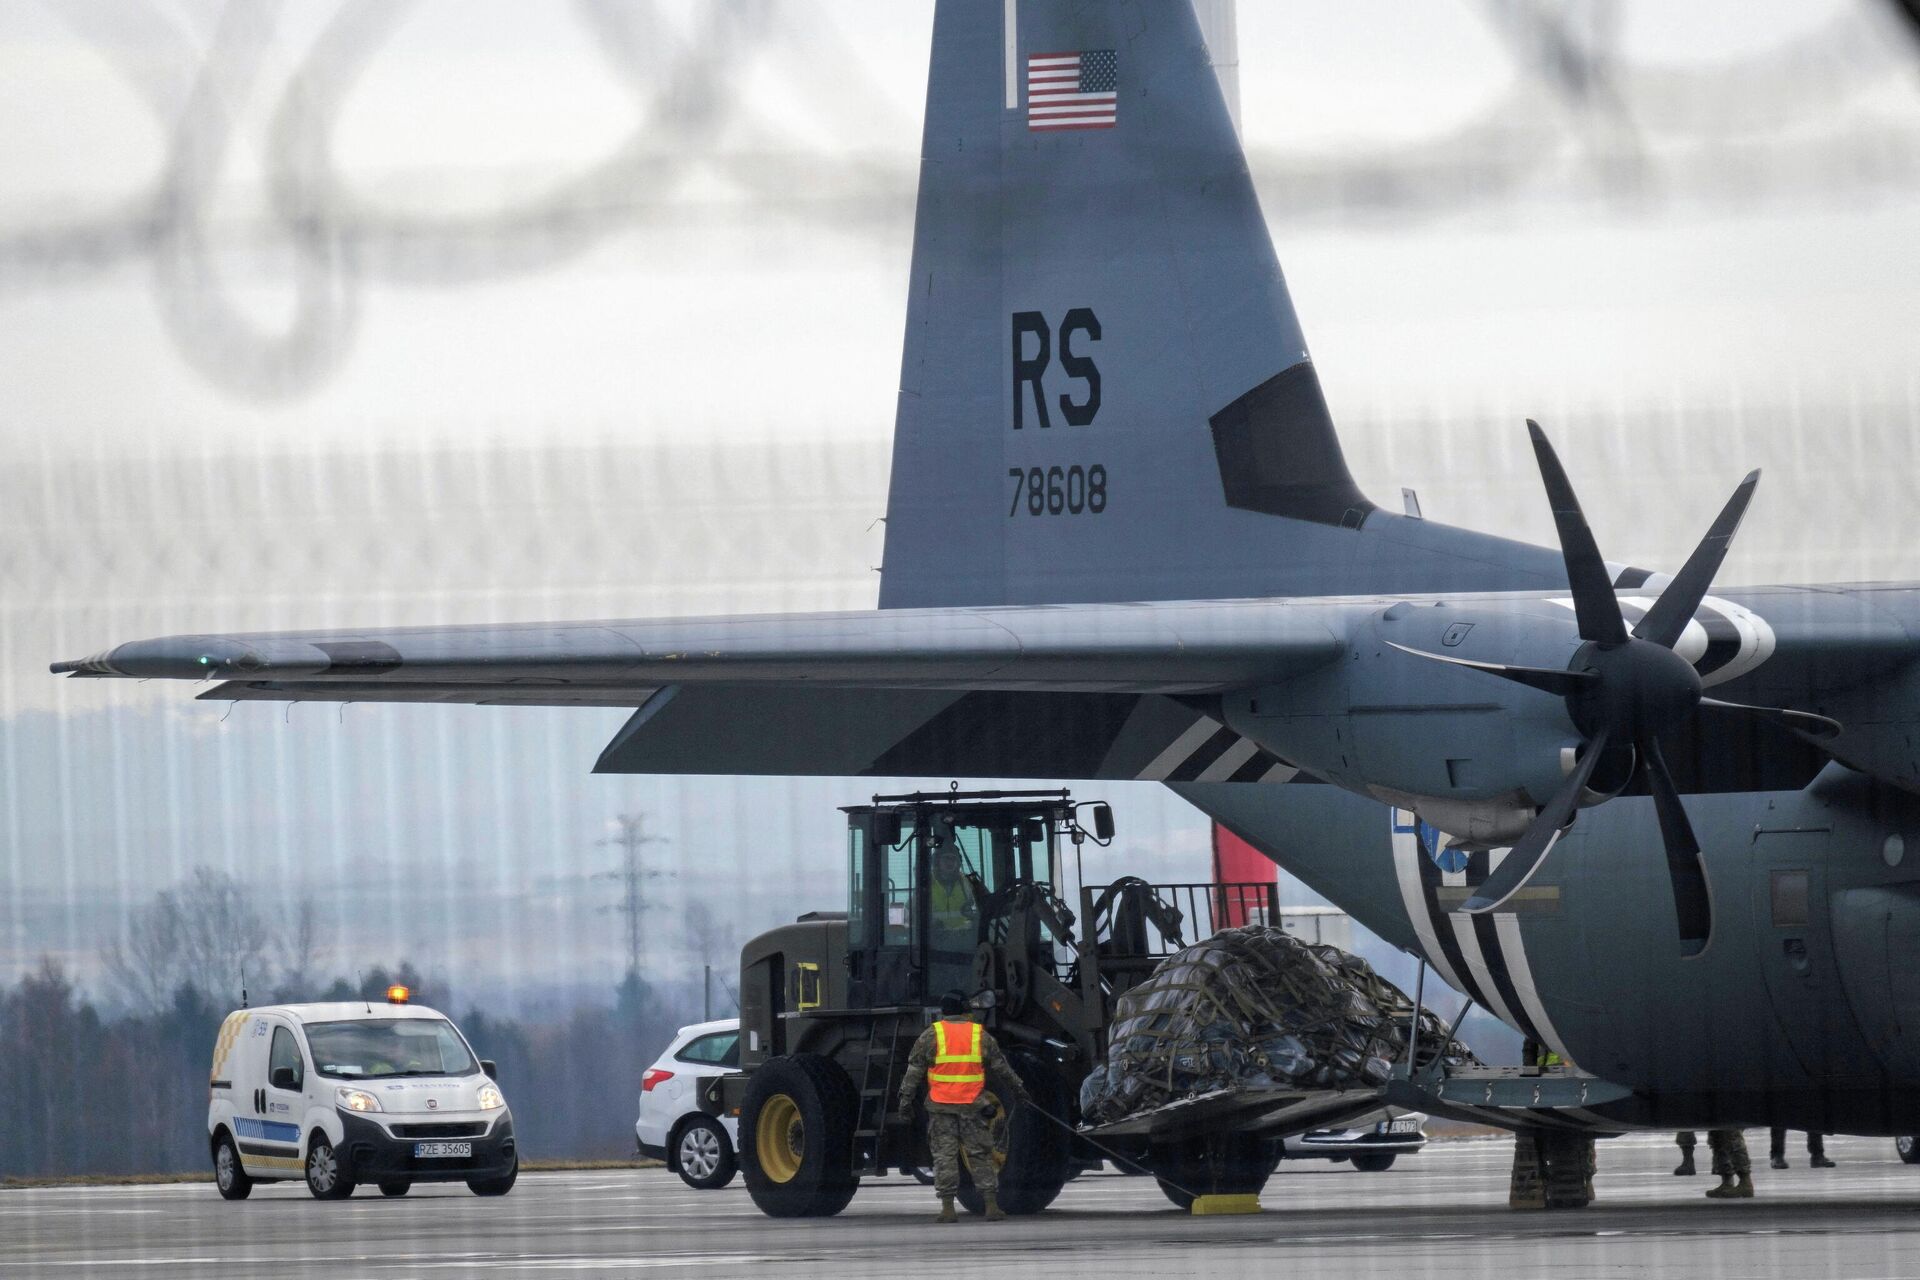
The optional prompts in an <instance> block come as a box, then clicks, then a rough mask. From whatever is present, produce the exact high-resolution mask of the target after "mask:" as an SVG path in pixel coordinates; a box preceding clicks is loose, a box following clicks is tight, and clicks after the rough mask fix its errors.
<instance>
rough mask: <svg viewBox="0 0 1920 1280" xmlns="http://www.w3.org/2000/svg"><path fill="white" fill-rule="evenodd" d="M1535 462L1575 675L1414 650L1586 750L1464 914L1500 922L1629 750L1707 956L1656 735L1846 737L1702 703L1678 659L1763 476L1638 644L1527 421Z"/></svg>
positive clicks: (1696, 850)
mask: <svg viewBox="0 0 1920 1280" xmlns="http://www.w3.org/2000/svg"><path fill="white" fill-rule="evenodd" d="M1527 431H1528V433H1529V434H1530V435H1531V436H1532V438H1533V451H1534V454H1535V456H1536V457H1537V458H1538V459H1539V463H1540V476H1541V479H1542V480H1543V481H1544V482H1545V483H1546V489H1547V498H1548V500H1549V501H1550V502H1551V503H1552V505H1553V519H1554V524H1555V526H1556V527H1557V528H1558V530H1559V535H1560V551H1561V555H1562V557H1563V558H1564V559H1565V560H1566V564H1567V582H1568V585H1569V586H1570V587H1571V588H1572V591H1573V610H1574V618H1575V620H1576V625H1577V627H1578V629H1579V634H1580V638H1581V640H1583V641H1585V643H1584V644H1582V645H1581V647H1580V649H1579V651H1578V652H1577V653H1576V654H1575V655H1574V658H1573V661H1572V662H1571V663H1570V664H1569V665H1568V667H1567V669H1565V670H1551V669H1546V668H1539V667H1521V666H1512V665H1508V664H1499V663H1486V662H1473V661H1470V660H1465V659H1460V658H1450V657H1447V656H1445V655H1442V654H1435V653H1426V652H1424V651H1421V650H1417V649H1406V647H1405V646H1404V645H1395V646H1394V647H1395V648H1400V649H1406V652H1409V653H1416V654H1418V655H1419V656H1421V657H1425V658H1433V659H1436V660H1439V661H1444V662H1450V663H1453V664H1454V665H1457V666H1466V667H1471V668H1473V669H1474V670H1477V671H1483V672H1485V673H1486V674H1488V675H1493V676H1499V677H1500V678H1502V679H1504V680H1510V681H1513V682H1515V683H1517V684H1523V685H1526V686H1528V687H1530V688H1534V689H1539V690H1542V691H1543V692H1547V693H1552V694H1557V695H1559V696H1561V697H1563V698H1565V699H1566V703H1567V710H1568V713H1569V714H1570V715H1571V716H1572V718H1573V722H1574V725H1575V727H1576V728H1578V729H1579V730H1580V733H1581V734H1582V736H1583V738H1584V741H1583V742H1582V743H1581V745H1580V750H1579V754H1578V758H1577V760H1576V761H1575V764H1574V767H1573V769H1572V770H1571V771H1570V772H1569V773H1568V774H1567V776H1566V778H1565V780H1564V781H1563V782H1562V783H1561V785H1560V789H1559V790H1558V791H1557V792H1555V793H1554V795H1553V798H1552V799H1550V800H1548V801H1547V803H1546V804H1545V805H1543V806H1541V808H1540V811H1539V813H1538V814H1537V815H1535V817H1534V819H1533V822H1532V823H1531V824H1530V825H1529V826H1528V828H1527V830H1526V832H1525V834H1523V835H1522V836H1521V837H1520V840H1519V842H1518V843H1516V844H1515V845H1514V846H1513V848H1512V849H1511V850H1510V851H1509V852H1508V853H1507V856H1506V858H1505V859H1503V860H1502V861H1501V863H1500V865H1499V866H1498V867H1496V868H1495V869H1494V870H1493V873H1492V874H1491V875H1489V876H1488V877H1487V878H1486V880H1485V881H1484V882H1483V883H1482V884H1481V885H1480V886H1479V888H1478V889H1476V890H1475V891H1474V893H1473V895H1472V896H1471V897H1470V898H1468V899H1467V901H1466V904H1465V907H1464V908H1463V909H1464V910H1466V911H1469V912H1473V913H1476V914H1477V913H1480V912H1485V911H1492V910H1494V909H1496V908H1498V907H1499V906H1500V905H1501V904H1503V903H1505V902H1506V901H1507V899H1509V898H1511V897H1512V896H1513V895H1514V894H1515V893H1517V892H1518V891H1519V890H1520V889H1521V888H1522V887H1523V886H1524V885H1525V884H1526V883H1527V881H1528V880H1529V879H1531V878H1532V876H1533V874H1534V872H1535V871H1537V870H1539V868H1540V863H1541V860H1542V859H1544V858H1545V857H1546V856H1547V852H1548V851H1549V850H1550V849H1552V848H1553V846H1554V843H1555V842H1556V841H1557V840H1558V839H1559V838H1560V835H1561V832H1562V831H1564V830H1565V829H1566V827H1567V825H1568V824H1569V823H1570V822H1572V821H1573V817H1574V813H1575V811H1576V810H1577V809H1578V808H1579V804H1580V797H1581V792H1582V791H1583V790H1584V789H1585V788H1586V786H1587V783H1588V782H1589V781H1590V780H1591V778H1592V776H1593V772H1594V769H1595V768H1596V766H1597V765H1598V764H1599V762H1600V760H1601V758H1602V756H1603V755H1605V754H1606V752H1607V751H1608V749H1609V748H1615V749H1618V748H1623V747H1627V746H1631V747H1632V749H1633V752H1634V768H1635V769H1636V770H1637V772H1638V774H1639V776H1640V777H1641V778H1642V779H1643V780H1644V781H1645V783H1646V787H1647V790H1648V792H1649V793H1650V794H1651V795H1652V797H1653V804H1654V811H1655V813H1656V814H1657V815H1658V817H1659V820H1660V835H1661V839H1662V842H1663V843H1664V844H1665V846H1666V854H1667V875H1668V878H1669V879H1670V880H1671V882H1672V885H1673V902H1674V908H1675V912H1676V914H1677V915H1678V917H1679V924H1680V950H1681V953H1682V954H1683V955H1686V956H1697V955H1699V954H1700V953H1702V952H1703V951H1705V950H1706V949H1707V943H1708V941H1709V939H1710V938H1711V937H1712V934H1713V903H1712V895H1711V893H1710V891H1709V889H1708V885H1707V875H1706V868H1705V865H1704V864H1703V862H1702V860H1701V856H1700V842H1699V840H1698V839H1696V838H1695V836H1694V833H1693V824H1692V823H1690V822H1688V821H1687V811H1686V808H1685V806H1684V805H1683V804H1682V803H1681V801H1680V793H1679V790H1678V788H1676V787H1675V786H1674V784H1673V778H1672V775H1670V774H1669V773H1668V772H1667V765H1666V761H1665V760H1664V759H1663V758H1662V757H1661V754H1660V744H1659V741H1658V736H1659V734H1661V733H1662V732H1664V731H1666V730H1668V729H1670V728H1672V727H1674V726H1675V725H1677V724H1679V723H1680V722H1681V721H1682V720H1684V719H1685V718H1686V717H1687V716H1689V715H1692V714H1694V713H1695V712H1696V711H1700V710H1706V711H1710V712H1712V713H1714V714H1716V715H1719V716H1740V717H1746V718H1749V719H1754V720H1761V721H1765V722H1767V723H1770V724H1773V725H1777V726H1779V727H1782V728H1786V729H1789V730H1791V731H1792V732H1794V733H1797V734H1799V735H1801V736H1802V737H1805V738H1809V739H1812V740H1815V741H1820V740H1824V739H1828V738H1832V737H1834V736H1836V735H1837V734H1838V733H1839V732H1840V726H1839V724H1837V723H1836V722H1834V721H1832V720H1829V719H1827V718H1826V717H1825V716H1817V715H1811V714H1809V713H1807V712H1802V711H1783V710H1778V709H1775V708H1771V707H1750V706H1745V705H1742V704H1740V703H1732V702H1721V701H1719V700H1717V699H1713V698H1703V697H1702V696H1701V686H1700V676H1699V674H1698V673H1697V672H1696V671H1695V670H1694V669H1693V666H1692V664H1691V663H1689V662H1688V661H1687V660H1686V659H1685V658H1683V657H1681V656H1680V655H1679V654H1677V653H1675V652H1674V646H1675V644H1677V643H1678V642H1679V640H1680V636H1681V634H1682V632H1684V631H1685V630H1686V626H1687V623H1688V622H1690V621H1691V620H1692V619H1693V615H1694V611H1695V610H1697V609H1698V608H1699V607H1700V602H1701V601H1702V600H1703V599H1704V598H1705V597H1706V594H1707V591H1708V588H1709V587H1711V586H1712V583H1713V576H1714V574H1715V573H1717V572H1718V571H1719V569H1720V562H1721V561H1722V560H1724V559H1725V558H1726V554H1727V547H1728V545H1729V544H1730V543H1731V542H1732V541H1733V535H1734V532H1735V530H1737V529H1738V528H1739V527H1740V518H1741V517H1742V516H1743V515H1745V514H1746V510H1747V503H1748V502H1749V501H1750V500H1751V499H1752V497H1753V490H1754V486H1755V485H1757V484H1758V483H1759V482H1760V473H1759V472H1758V471H1755V472H1752V473H1751V474H1749V475H1748V476H1747V478H1746V479H1745V480H1742V481H1741V482H1740V486H1739V488H1737V489H1735V490H1734V492H1733V496H1732V497H1731V498H1729V499H1728V500H1727V505H1726V506H1725V507H1724V508H1722V509H1721V511H1720V515H1719V517H1718V518H1717V519H1715V520H1714V522H1713V527H1712V528H1710V529H1708V530H1707V536H1706V537H1704V538H1702V539H1701V540H1700V545H1699V546H1697V547H1695V548H1694V551H1693V554H1692V555H1690V556H1688V557H1687V563H1686V564H1685V566H1684V567H1682V568H1681V570H1680V572H1679V573H1678V574H1677V575H1676V576H1675V577H1674V579H1673V581H1672V582H1670V583H1669V584H1668V585H1667V588H1666V590H1665V591H1663V592H1662V593H1661V594H1660V598H1659V599H1658V600H1656V601H1654V604H1653V607H1652V608H1651V609H1649V610H1647V612H1646V615H1645V616H1644V617H1642V618H1641V619H1640V622H1639V624H1638V625H1637V626H1635V627H1634V628H1633V630H1632V632H1631V633H1629V632H1628V630H1627V624H1626V620H1625V618H1624V617H1623V616H1622V615H1621V613H1620V602H1619V600H1618V599H1617V598H1616V597H1615V595H1614V590H1613V580H1612V578H1611V576H1610V575H1609V574H1608V572H1607V567H1606V562H1605V560H1603V559H1602V558H1601V555H1600V549H1599V548H1598V547H1597V546H1596V545H1595V544H1594V540H1593V532H1592V530H1591V529H1589V528H1588V527H1587V519H1586V516H1585V515H1584V514H1583V513H1582V512H1581V510H1580V501H1579V499H1578V498H1576V497H1575V496H1574V493H1573V485H1572V484H1571V483H1569V482H1568V480H1567V473H1566V471H1565V470H1564V469H1563V468H1562V467H1561V465H1560V459H1559V458H1558V457H1557V456H1556V455H1555V454H1554V452H1553V446H1552V445H1550V444H1548V443H1547V437H1546V433H1545V432H1543V431H1541V429H1540V426H1539V424H1538V423H1536V422H1533V421H1532V420H1528V422H1527Z"/></svg>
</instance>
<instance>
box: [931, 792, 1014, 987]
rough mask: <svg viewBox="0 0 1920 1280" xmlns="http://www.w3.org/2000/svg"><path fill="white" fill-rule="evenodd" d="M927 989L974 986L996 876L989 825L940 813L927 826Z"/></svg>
mask: <svg viewBox="0 0 1920 1280" xmlns="http://www.w3.org/2000/svg"><path fill="white" fill-rule="evenodd" d="M927 841H928V848H927V855H928V872H927V994H928V996H929V998H932V997H934V996H936V995H939V994H941V993H943V992H946V991H951V990H961V991H971V990H972V989H973V985H974V984H973V957H974V952H975V951H977V950H979V947H980V939H981V923H982V920H983V918H984V916H985V912H986V909H987V904H988V903H989V902H990V901H991V900H992V894H993V889H994V885H995V883H996V880H997V877H995V875H994V859H993V856H992V854H993V840H992V836H991V833H990V832H989V831H988V829H986V828H984V827H973V826H968V825H966V824H965V823H961V822H955V821H953V820H952V817H951V815H946V814H939V815H936V816H935V818H934V820H933V821H932V823H931V824H929V830H928V836H927Z"/></svg>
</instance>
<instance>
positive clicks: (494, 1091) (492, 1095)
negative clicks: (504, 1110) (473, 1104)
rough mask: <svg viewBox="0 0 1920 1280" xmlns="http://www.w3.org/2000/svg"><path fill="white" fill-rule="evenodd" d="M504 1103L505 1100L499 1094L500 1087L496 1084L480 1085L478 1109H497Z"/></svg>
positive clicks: (504, 1104) (505, 1103)
mask: <svg viewBox="0 0 1920 1280" xmlns="http://www.w3.org/2000/svg"><path fill="white" fill-rule="evenodd" d="M506 1105H507V1100H506V1099H505V1098H503V1097H501V1096H500V1089H499V1087H498V1086H497V1085H491V1084H483V1085H481V1086H480V1109H481V1110H482V1111H498V1110H499V1109H500V1108H501V1107H504V1106H506Z"/></svg>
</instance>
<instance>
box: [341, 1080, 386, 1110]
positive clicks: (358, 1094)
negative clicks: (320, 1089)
mask: <svg viewBox="0 0 1920 1280" xmlns="http://www.w3.org/2000/svg"><path fill="white" fill-rule="evenodd" d="M333 1093H334V1097H336V1098H337V1099H339V1102H340V1105H341V1106H342V1107H345V1108H346V1109H347V1110H348V1111H378V1110H379V1109H380V1099H378V1098H376V1097H374V1096H373V1095H372V1094H370V1093H368V1092H367V1091H366V1090H365V1089H349V1088H347V1087H345V1086H344V1085H343V1086H341V1087H340V1088H338V1089H335V1090H334V1091H333Z"/></svg>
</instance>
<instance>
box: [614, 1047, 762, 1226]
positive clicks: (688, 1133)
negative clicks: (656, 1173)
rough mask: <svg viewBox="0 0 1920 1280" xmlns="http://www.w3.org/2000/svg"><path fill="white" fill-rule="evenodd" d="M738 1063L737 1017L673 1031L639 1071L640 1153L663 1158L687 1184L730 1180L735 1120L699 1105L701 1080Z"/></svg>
mask: <svg viewBox="0 0 1920 1280" xmlns="http://www.w3.org/2000/svg"><path fill="white" fill-rule="evenodd" d="M739 1069H740V1020H739V1019H738V1018H721V1019H719V1020H718V1021H715V1022H696V1023H695V1024H694V1025H692V1026H690V1027H682V1028H680V1030H679V1031H677V1032H675V1033H674V1037H673V1043H672V1044H669V1045H668V1046H667V1051H666V1052H665V1053H663V1054H661V1055H660V1057H659V1058H658V1059H656V1060H655V1062H654V1064H653V1065H652V1066H651V1067H648V1068H647V1070H646V1074H645V1075H643V1076H641V1077H640V1118H639V1119H638V1120H636V1121H635V1122H634V1125H633V1134H634V1138H635V1140H636V1141H637V1142H638V1143H639V1147H640V1154H641V1155H643V1156H651V1157H652V1158H653V1159H655V1160H665V1161H666V1162H667V1167H668V1168H669V1169H672V1170H673V1171H674V1172H675V1173H677V1174H679V1175H680V1177H681V1179H682V1180H683V1181H684V1182H685V1183H686V1184H687V1185H688V1186H690V1187H693V1188H695V1189H696V1190H700V1191H714V1190H718V1189H719V1188H721V1187H724V1186H726V1185H727V1184H728V1183H729V1182H732V1181H733V1175H734V1171H735V1169H737V1168H738V1167H739V1166H738V1162H737V1161H736V1160H735V1157H734V1151H735V1149H736V1144H737V1143H738V1140H739V1121H737V1120H735V1119H734V1118H733V1117H732V1116H715V1115H709V1114H708V1113H707V1112H705V1111H703V1110H701V1108H700V1086H701V1084H702V1083H704V1082H705V1081H707V1080H710V1079H712V1078H713V1077H714V1076H724V1075H729V1074H731V1073H733V1072H735V1071H738V1070H739Z"/></svg>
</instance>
